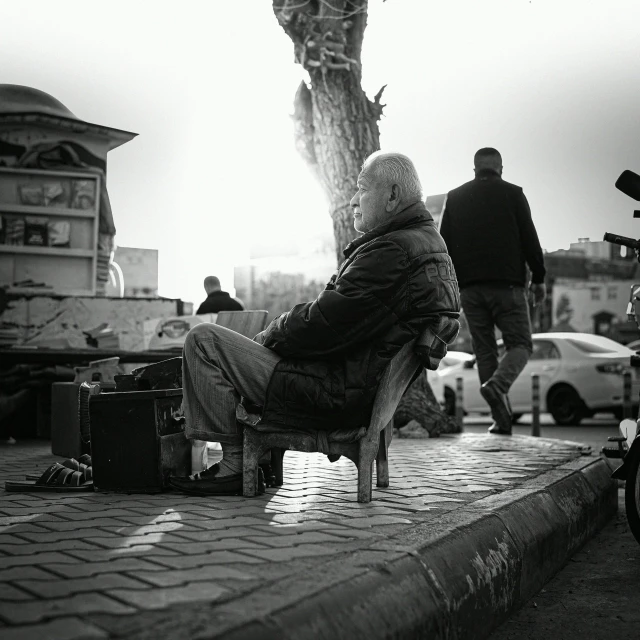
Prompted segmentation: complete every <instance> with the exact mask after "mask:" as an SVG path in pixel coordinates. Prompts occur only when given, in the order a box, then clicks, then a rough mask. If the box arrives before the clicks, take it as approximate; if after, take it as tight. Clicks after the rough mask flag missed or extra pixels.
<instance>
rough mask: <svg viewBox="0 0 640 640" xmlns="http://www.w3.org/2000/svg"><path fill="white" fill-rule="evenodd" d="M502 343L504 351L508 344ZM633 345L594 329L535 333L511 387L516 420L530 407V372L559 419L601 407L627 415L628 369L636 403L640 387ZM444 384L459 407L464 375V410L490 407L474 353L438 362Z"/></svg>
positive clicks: (450, 402) (448, 400)
mask: <svg viewBox="0 0 640 640" xmlns="http://www.w3.org/2000/svg"><path fill="white" fill-rule="evenodd" d="M499 344H500V351H501V353H502V352H503V349H504V347H503V346H502V345H501V342H499ZM632 355H634V351H632V350H631V349H629V348H627V347H624V346H623V345H621V344H618V343H617V342H614V341H613V340H609V339H608V338H603V337H602V336H596V335H592V334H589V333H536V334H534V335H533V354H532V356H531V358H530V360H529V362H528V363H527V366H526V367H525V368H524V370H523V371H522V373H521V374H520V376H518V379H517V380H516V381H515V382H514V383H513V386H512V387H511V391H510V392H509V400H510V401H511V406H512V408H513V414H514V420H517V419H518V418H519V417H520V416H521V415H522V414H523V413H530V412H531V374H532V373H537V374H538V375H539V376H540V410H541V411H542V412H545V411H546V412H548V413H550V414H551V415H552V416H553V419H554V421H555V422H556V424H560V425H577V424H579V423H580V421H581V420H582V419H583V418H585V417H589V416H592V415H593V414H594V413H597V412H612V413H614V414H615V415H616V417H618V418H620V417H621V416H622V401H623V374H624V372H625V371H631V372H632V375H633V378H632V391H631V398H632V401H633V404H634V407H636V406H637V404H638V394H639V393H640V370H638V369H631V367H630V364H629V363H630V360H629V359H630V356H632ZM438 374H439V375H440V377H441V378H442V381H443V382H444V387H445V406H446V408H447V411H448V412H449V413H454V412H455V402H456V397H455V388H456V378H457V377H461V378H462V379H463V385H464V387H463V401H464V409H465V413H483V414H488V413H489V407H488V405H487V403H486V402H485V400H484V399H483V398H482V396H481V395H480V381H479V379H478V369H477V367H476V359H475V356H473V355H470V354H468V353H463V352H460V351H451V352H449V353H448V354H447V356H446V357H445V358H443V360H442V362H441V363H440V367H439V368H438Z"/></svg>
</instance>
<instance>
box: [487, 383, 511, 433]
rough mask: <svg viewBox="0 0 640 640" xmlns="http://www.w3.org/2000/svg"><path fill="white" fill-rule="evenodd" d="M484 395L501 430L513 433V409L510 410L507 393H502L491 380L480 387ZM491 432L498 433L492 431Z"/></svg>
mask: <svg viewBox="0 0 640 640" xmlns="http://www.w3.org/2000/svg"><path fill="white" fill-rule="evenodd" d="M480 393H481V394H482V397H483V398H484V399H485V400H486V401H487V404H488V405H489V407H490V408H491V416H492V417H493V419H494V420H495V422H496V426H497V427H498V430H499V431H500V432H509V433H511V411H509V400H508V399H507V396H506V394H504V393H500V391H498V390H497V389H496V388H495V387H494V386H493V385H492V384H491V382H485V383H484V384H483V385H482V386H481V387H480ZM490 432H491V433H496V432H494V431H491V430H490Z"/></svg>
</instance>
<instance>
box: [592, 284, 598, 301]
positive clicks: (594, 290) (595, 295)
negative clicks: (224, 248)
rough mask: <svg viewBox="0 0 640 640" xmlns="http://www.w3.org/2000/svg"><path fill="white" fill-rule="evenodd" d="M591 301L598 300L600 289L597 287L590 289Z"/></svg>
mask: <svg viewBox="0 0 640 640" xmlns="http://www.w3.org/2000/svg"><path fill="white" fill-rule="evenodd" d="M591 299H592V300H600V288H599V287H593V288H592V289H591Z"/></svg>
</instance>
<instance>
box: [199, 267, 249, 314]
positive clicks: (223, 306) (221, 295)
mask: <svg viewBox="0 0 640 640" xmlns="http://www.w3.org/2000/svg"><path fill="white" fill-rule="evenodd" d="M204 290H205V291H206V292H207V298H206V300H205V301H204V302H203V303H202V304H201V305H200V306H199V307H198V310H197V311H196V315H199V314H201V313H218V311H244V304H243V303H242V302H241V301H240V300H238V299H237V298H232V297H231V296H230V295H229V294H228V293H227V292H226V291H222V289H221V288H220V280H218V278H216V276H207V277H206V278H205V279H204Z"/></svg>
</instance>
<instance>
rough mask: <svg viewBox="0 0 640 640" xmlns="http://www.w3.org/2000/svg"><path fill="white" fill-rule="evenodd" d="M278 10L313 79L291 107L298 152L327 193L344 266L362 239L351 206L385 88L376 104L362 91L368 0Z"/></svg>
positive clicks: (317, 1) (320, 0)
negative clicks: (346, 251) (347, 248)
mask: <svg viewBox="0 0 640 640" xmlns="http://www.w3.org/2000/svg"><path fill="white" fill-rule="evenodd" d="M273 10H274V13H275V15H276V18H277V19H278V22H279V24H280V26H281V27H282V28H283V29H284V31H285V32H286V33H287V35H288V36H289V37H290V38H291V40H292V41H293V45H294V53H295V61H296V62H297V63H298V64H301V65H302V66H303V67H304V68H305V70H306V71H308V73H309V77H310V83H309V84H307V83H306V82H302V83H301V84H300V86H299V87H298V90H297V92H296V96H295V101H294V113H293V121H294V132H295V139H296V147H297V149H298V151H299V152H300V154H301V155H302V157H303V158H304V160H305V161H306V162H307V163H308V164H309V166H310V167H311V169H312V170H313V172H314V174H315V175H316V177H317V178H318V180H319V181H320V184H321V185H322V187H323V189H324V191H325V193H326V195H327V198H328V201H329V212H330V215H331V218H332V220H333V231H334V238H335V242H336V257H337V262H338V264H339V263H340V262H341V261H342V259H343V256H342V250H343V249H344V247H345V246H346V245H347V244H348V243H349V242H350V241H351V240H352V239H353V238H355V237H356V235H357V233H356V231H355V229H354V228H353V216H352V212H351V208H350V206H349V201H350V200H351V198H352V196H353V194H354V193H355V191H356V180H357V178H358V174H359V172H360V168H361V166H362V163H363V162H364V160H365V158H366V157H367V156H368V155H369V154H371V153H373V152H374V151H377V150H378V149H379V148H380V131H379V128H378V120H379V119H380V116H381V115H382V109H383V106H384V105H382V104H381V103H380V98H381V96H382V90H383V89H384V87H383V89H381V90H380V91H379V93H378V94H377V96H376V97H375V98H374V100H373V101H371V100H369V99H368V98H367V96H366V94H365V93H364V91H363V90H362V86H361V80H362V68H361V51H362V40H363V36H364V30H365V28H366V24H367V0H353V1H350V0H308V1H307V2H305V1H304V0H273Z"/></svg>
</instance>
